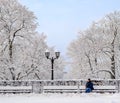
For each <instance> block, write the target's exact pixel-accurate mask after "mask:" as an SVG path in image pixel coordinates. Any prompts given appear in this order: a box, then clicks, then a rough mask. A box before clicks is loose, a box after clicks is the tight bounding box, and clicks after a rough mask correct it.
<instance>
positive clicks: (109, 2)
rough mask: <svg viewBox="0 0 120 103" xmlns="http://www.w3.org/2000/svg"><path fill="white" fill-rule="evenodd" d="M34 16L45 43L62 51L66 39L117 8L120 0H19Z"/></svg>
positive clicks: (69, 38) (67, 40)
mask: <svg viewBox="0 0 120 103" xmlns="http://www.w3.org/2000/svg"><path fill="white" fill-rule="evenodd" d="M19 1H20V2H21V3H22V4H23V5H25V6H26V7H28V8H29V10H31V11H33V12H34V13H35V15H36V17H37V18H38V22H39V25H40V26H39V28H38V31H39V32H44V33H45V34H46V35H47V42H48V45H49V46H55V47H56V49H58V50H59V51H60V52H62V54H65V52H66V50H67V47H68V45H69V43H70V42H71V41H72V40H74V39H75V38H76V37H77V35H78V32H79V31H80V30H83V29H86V28H87V27H89V25H90V24H91V23H92V21H96V20H99V19H100V18H102V17H103V16H104V15H106V14H108V13H110V12H113V11H115V10H117V11H118V10H120V0H19Z"/></svg>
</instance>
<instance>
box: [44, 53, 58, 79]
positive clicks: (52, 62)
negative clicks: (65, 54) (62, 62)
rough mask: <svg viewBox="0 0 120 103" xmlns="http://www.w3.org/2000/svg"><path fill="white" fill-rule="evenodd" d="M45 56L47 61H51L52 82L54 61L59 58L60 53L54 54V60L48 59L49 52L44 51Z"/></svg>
mask: <svg viewBox="0 0 120 103" xmlns="http://www.w3.org/2000/svg"><path fill="white" fill-rule="evenodd" d="M45 56H46V58H47V59H49V60H50V61H51V80H54V61H55V59H58V58H59V56H60V52H55V56H56V57H55V58H54V57H51V58H50V52H48V51H46V52H45Z"/></svg>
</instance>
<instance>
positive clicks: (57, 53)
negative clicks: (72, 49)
mask: <svg viewBox="0 0 120 103" xmlns="http://www.w3.org/2000/svg"><path fill="white" fill-rule="evenodd" d="M55 56H56V58H57V59H58V58H59V57H60V52H59V51H56V52H55Z"/></svg>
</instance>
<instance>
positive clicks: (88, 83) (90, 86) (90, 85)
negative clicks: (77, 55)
mask: <svg viewBox="0 0 120 103" xmlns="http://www.w3.org/2000/svg"><path fill="white" fill-rule="evenodd" d="M86 88H90V89H91V90H94V88H93V83H92V82H91V81H89V82H87V83H86Z"/></svg>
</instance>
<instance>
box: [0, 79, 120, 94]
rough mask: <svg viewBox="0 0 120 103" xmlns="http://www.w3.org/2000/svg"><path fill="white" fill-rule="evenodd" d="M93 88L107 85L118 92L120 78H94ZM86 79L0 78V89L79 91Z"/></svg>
mask: <svg viewBox="0 0 120 103" xmlns="http://www.w3.org/2000/svg"><path fill="white" fill-rule="evenodd" d="M92 82H93V84H94V86H95V88H97V89H99V88H103V87H105V88H104V89H110V88H108V87H113V86H114V87H115V88H114V89H115V90H116V92H120V80H116V79H114V80H113V79H109V80H101V79H97V80H96V79H94V80H92ZM85 84H86V80H83V79H77V80H76V79H75V80H32V81H27V80H26V81H22V80H9V81H6V80H2V81H0V89H1V88H3V87H6V88H7V89H16V90H17V89H20V88H24V89H25V88H26V87H29V88H31V91H32V92H33V93H43V92H44V90H45V89H49V88H51V90H53V89H56V88H57V89H60V90H63V89H67V88H68V89H69V90H70V89H71V91H72V90H75V91H78V92H79V91H80V89H81V88H82V89H85ZM26 89H27V88H26Z"/></svg>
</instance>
